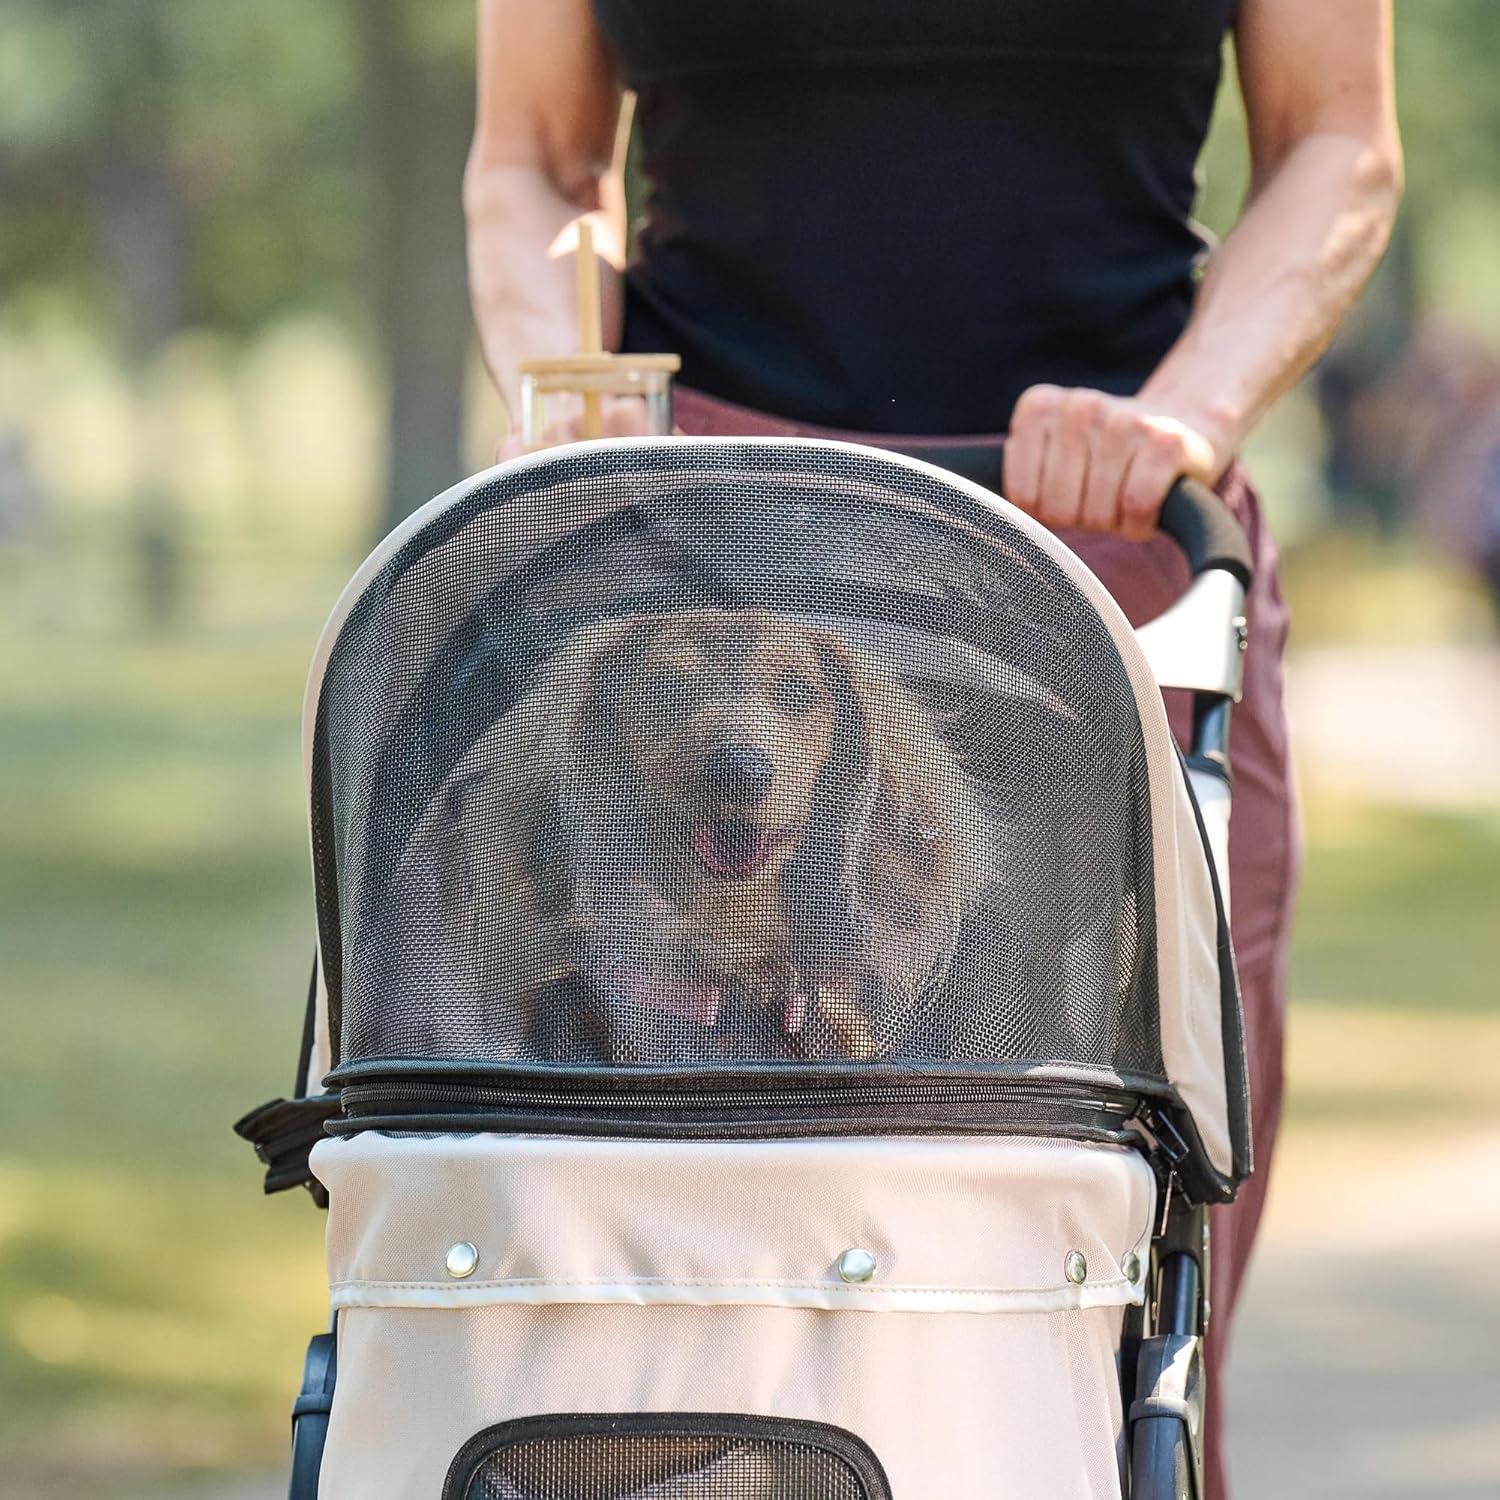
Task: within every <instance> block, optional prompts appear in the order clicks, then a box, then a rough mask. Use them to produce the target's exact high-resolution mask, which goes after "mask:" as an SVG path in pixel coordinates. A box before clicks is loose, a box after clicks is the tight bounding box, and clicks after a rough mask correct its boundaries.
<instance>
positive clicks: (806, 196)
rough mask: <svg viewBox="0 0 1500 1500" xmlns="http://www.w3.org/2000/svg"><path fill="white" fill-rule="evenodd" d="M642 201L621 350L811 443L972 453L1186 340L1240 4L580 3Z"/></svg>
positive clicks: (1145, 369) (1128, 376)
mask: <svg viewBox="0 0 1500 1500" xmlns="http://www.w3.org/2000/svg"><path fill="white" fill-rule="evenodd" d="M595 5H596V10H597V14H598V16H599V20H600V24H601V26H602V28H603V31H604V33H605V36H606V38H607V40H608V43H609V45H610V47H611V49H612V51H613V52H614V54H615V57H616V60H617V63H618V66H619V69H620V73H621V75H622V77H623V79H624V81H625V82H626V84H627V85H628V86H629V87H631V88H633V89H635V90H636V91H637V93H638V95H639V104H638V113H637V116H636V119H637V126H636V128H637V131H638V133H639V148H640V152H641V157H640V160H641V165H642V167H643V170H644V175H645V177H646V179H647V181H648V184H649V191H648V194H647V196H646V201H645V222H644V226H643V227H642V229H641V231H640V234H639V237H638V248H637V252H636V257H635V261H634V264H633V266H632V268H631V271H630V274H629V280H628V294H627V304H626V306H627V312H626V323H625V344H626V347H627V348H629V349H633V350H675V351H676V352H678V353H680V354H681V355H682V358H683V371H682V379H683V381H684V382H685V383H686V384H689V385H692V386H695V387H697V388H698V389H700V390H703V391H706V392H709V393H710V394H714V395H718V396H721V397H723V398H725V399H727V400H731V401H736V402H740V403H742V404H745V405H749V406H754V407H757V408H760V409H762V410H765V411H770V412H774V413H777V414H780V415H783V416H788V417H793V418H796V419H799V420H802V421H805V422H815V423H822V424H826V425H829V426H837V427H851V428H859V429H864V430H867V431H875V432H911V433H943V432H984V431H992V430H995V429H997V428H1001V427H1003V426H1004V425H1005V423H1006V420H1007V417H1008V415H1009V412H1010V409H1011V407H1012V405H1013V404H1014V402H1015V399H1016V397H1017V396H1018V395H1019V394H1020V392H1021V391H1022V390H1024V389H1025V388H1026V387H1027V386H1028V385H1031V384H1033V383H1034V382H1036V381H1042V380H1046V381H1054V382H1057V383H1059V384H1063V385H1089V386H1096V387H1100V388H1102V389H1104V390H1108V391H1113V392H1118V393H1129V392H1131V391H1134V390H1136V389H1137V388H1138V387H1139V386H1140V384H1141V383H1142V382H1143V381H1144V380H1145V378H1146V377H1147V376H1148V375H1149V374H1150V372H1151V370H1152V369H1153V367H1154V366H1155V365H1156V363H1157V362H1158V361H1159V360H1160V359H1161V357H1162V355H1163V354H1164V353H1165V352H1166V350H1167V349H1168V347H1169V346H1170V345H1171V344H1172V342H1173V341H1174V339H1175V338H1176V337H1177V335H1178V334H1179V333H1180V332H1181V330H1182V327H1183V324H1184V322H1185V321H1186V319H1187V316H1188V311H1189V306H1190V303H1191V299H1192V292H1193V275H1194V267H1195V263H1196V261H1197V260H1198V258H1199V257H1200V255H1201V252H1202V250H1203V242H1202V239H1201V238H1200V236H1199V234H1198V233H1197V231H1196V230H1195V229H1194V227H1193V225H1192V223H1191V221H1190V218H1189V214H1190V210H1191V207H1192V203H1193V197H1194V191H1195V179H1194V167H1195V163H1196V161H1197V157H1198V153H1199V150H1200V148H1201V146H1202V144H1203V138H1204V134H1205V132H1206V130H1207V128H1208V121H1209V117H1210V114H1211V112H1212V109H1213V101H1214V95H1215V92H1216V90H1217V87H1218V82H1219V71H1220V49H1221V43H1222V41H1223V37H1224V33H1225V30H1226V28H1227V27H1228V25H1229V24H1230V21H1231V19H1232V15H1233V10H1234V5H1235V0H933V3H931V4H919V3H917V0H595Z"/></svg>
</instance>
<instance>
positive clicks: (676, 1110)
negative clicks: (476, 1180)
mask: <svg viewBox="0 0 1500 1500" xmlns="http://www.w3.org/2000/svg"><path fill="white" fill-rule="evenodd" d="M653 1085H654V1086H653ZM342 1100H343V1110H344V1118H343V1119H342V1120H338V1121H335V1122H334V1123H333V1124H332V1125H331V1126H330V1129H331V1130H332V1131H333V1132H334V1133H336V1134H347V1133H350V1132H351V1131H354V1130H369V1129H381V1128H390V1129H399V1128H406V1129H412V1128H416V1129H420V1128H422V1127H421V1124H420V1123H417V1124H415V1125H412V1124H406V1123H404V1122H406V1121H410V1120H416V1121H418V1122H420V1121H421V1120H422V1119H423V1118H426V1117H431V1118H433V1119H437V1118H441V1119H443V1120H444V1121H445V1122H448V1121H455V1120H463V1119H467V1118H470V1117H474V1118H480V1119H483V1118H485V1117H489V1118H490V1120H491V1122H492V1123H493V1120H494V1117H496V1116H501V1117H506V1116H509V1117H512V1118H513V1119H514V1118H519V1119H522V1120H528V1121H536V1120H539V1121H545V1122H555V1123H558V1124H562V1123H565V1122H570V1121H571V1122H572V1123H573V1124H574V1125H575V1126H577V1127H578V1128H583V1129H587V1128H589V1127H591V1126H592V1127H594V1128H598V1127H600V1126H605V1125H611V1126H613V1125H620V1126H624V1127H625V1128H627V1129H628V1128H630V1127H631V1126H637V1127H639V1126H649V1127H651V1128H652V1129H653V1131H665V1132H667V1133H676V1132H677V1131H679V1130H680V1131H684V1132H693V1131H698V1132H700V1133H701V1131H702V1130H703V1129H705V1128H709V1129H712V1128H714V1127H721V1128H728V1127H732V1126H736V1125H739V1126H754V1125H757V1124H762V1125H765V1126H768V1127H772V1128H774V1127H776V1126H778V1125H780V1126H786V1125H788V1124H790V1123H792V1122H797V1123H799V1124H808V1125H812V1126H815V1127H816V1126H818V1125H820V1124H821V1125H827V1126H836V1125H837V1123H838V1122H851V1121H852V1122H859V1123H868V1122H882V1123H884V1124H885V1126H886V1127H887V1128H895V1126H896V1125H906V1124H910V1125H913V1126H915V1127H916V1128H923V1127H926V1128H934V1127H937V1128H940V1127H941V1126H942V1125H943V1124H944V1123H955V1124H956V1123H962V1124H964V1125H966V1126H975V1125H977V1126H980V1127H981V1128H982V1127H983V1126H984V1125H986V1124H993V1125H995V1126H1001V1125H1003V1126H1006V1127H1007V1128H1009V1127H1011V1126H1014V1125H1016V1124H1017V1123H1029V1124H1033V1125H1036V1126H1046V1127H1049V1128H1058V1129H1063V1130H1068V1129H1069V1128H1070V1127H1071V1128H1072V1129H1084V1130H1087V1131H1089V1132H1090V1133H1099V1134H1108V1135H1114V1134H1118V1133H1119V1132H1120V1131H1121V1130H1123V1128H1124V1126H1125V1122H1126V1121H1127V1120H1129V1119H1130V1118H1131V1117H1132V1116H1134V1115H1135V1114H1136V1113H1137V1112H1138V1109H1139V1106H1140V1103H1141V1101H1140V1099H1139V1097H1138V1096H1137V1095H1135V1094H1133V1093H1129V1092H1126V1091H1123V1090H1121V1091H1118V1092H1117V1091H1115V1090H1112V1089H1104V1088H1099V1087H1094V1086H1090V1085H1082V1084H1070V1083H1065V1082H1059V1081H1055V1080H1050V1079H1049V1080H1040V1079H1038V1080H1035V1081H1030V1082H1024V1083H1022V1082H1017V1081H1015V1080H1005V1079H946V1078H931V1079H923V1078H911V1077H906V1078H893V1079H888V1080H886V1079H882V1080H879V1081H874V1080H872V1081H869V1082H860V1083H849V1082H837V1081H833V1080H830V1081H829V1082H828V1083H826V1084H802V1085H800V1086H796V1087H783V1086H781V1085H779V1084H776V1083H774V1082H766V1083H751V1084H746V1083H737V1084H724V1085H721V1086H718V1087H712V1088H710V1087H705V1086H704V1085H703V1084H701V1083H696V1084H695V1083H691V1082H684V1083H682V1084H680V1085H679V1084H663V1081H662V1080H660V1079H652V1080H649V1081H648V1080H645V1079H641V1080H638V1081H636V1083H633V1084H630V1085H626V1086H622V1081H621V1080H618V1079H611V1080H610V1082H609V1083H608V1084H604V1085H601V1086H600V1087H599V1088H595V1089H590V1088H587V1087H583V1088H580V1087H579V1086H578V1085H577V1083H576V1081H573V1080H569V1081H567V1082H564V1081H561V1080H558V1081H544V1080H527V1081H525V1082H524V1083H523V1082H522V1081H520V1080H517V1081H515V1082H514V1083H510V1084H489V1083H479V1082H474V1083H444V1082H438V1081H428V1080H424V1079H412V1080H401V1081H385V1080H375V1081H372V1082H369V1083H362V1082H361V1083H348V1084H345V1085H344V1088H343V1091H342ZM396 1120H401V1121H403V1124H400V1125H398V1124H396V1123H394V1122H395V1121H396ZM388 1122H389V1123H388ZM893 1122H894V1124H893Z"/></svg>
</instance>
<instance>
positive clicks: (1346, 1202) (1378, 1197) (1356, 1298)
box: [1231, 1127, 1500, 1500]
mask: <svg viewBox="0 0 1500 1500" xmlns="http://www.w3.org/2000/svg"><path fill="white" fill-rule="evenodd" d="M1286 1145H1287V1150H1286V1153H1285V1157H1284V1159H1283V1160H1282V1161H1281V1162H1280V1163H1279V1164H1278V1178H1277V1181H1276V1182H1275V1183H1274V1184H1273V1187H1272V1203H1271V1205H1270V1208H1269V1210H1268V1215H1267V1222H1266V1225H1265V1235H1264V1239H1263V1242H1262V1244H1261V1247H1260V1250H1259V1252H1258V1259H1257V1262H1256V1265H1255V1267H1254V1269H1253V1271H1252V1276H1251V1281H1250V1283H1249V1286H1248V1288H1247V1291H1246V1298H1245V1302H1244V1305H1243V1307H1242V1309H1241V1317H1240V1322H1239V1329H1238V1332H1237V1335H1236V1349H1235V1355H1234V1365H1233V1369H1232V1371H1231V1379H1232V1382H1233V1391H1234V1394H1233V1401H1234V1428H1233V1432H1232V1436H1231V1446H1232V1452H1233V1455H1234V1467H1235V1475H1236V1482H1237V1483H1236V1500H1478V1497H1480V1496H1485V1497H1487V1500H1495V1497H1497V1496H1500V1283H1497V1280H1496V1277H1495V1274H1494V1267H1495V1264H1496V1261H1497V1258H1500V1131H1487V1132H1483V1133H1472V1132H1464V1133H1460V1134H1455V1133H1452V1132H1447V1133H1445V1132H1443V1131H1442V1130H1440V1129H1434V1130H1424V1129H1422V1128H1421V1127H1417V1128H1414V1129H1413V1130H1412V1131H1410V1132H1409V1133H1407V1134H1406V1135H1403V1136H1400V1137H1391V1138H1382V1137H1381V1136H1380V1135H1373V1134H1372V1133H1371V1132H1370V1131H1368V1130H1365V1131H1354V1130H1346V1131H1338V1132H1335V1131H1321V1132H1318V1133H1316V1134H1304V1135H1303V1136H1301V1137H1298V1136H1296V1135H1293V1136H1291V1137H1289V1139H1288V1141H1287V1143H1286ZM1282 1169H1284V1170H1282Z"/></svg>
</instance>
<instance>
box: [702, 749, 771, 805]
mask: <svg viewBox="0 0 1500 1500" xmlns="http://www.w3.org/2000/svg"><path fill="white" fill-rule="evenodd" d="M702 774H703V785H704V787H705V788H706V789H707V791H708V794H709V795H710V796H711V797H717V798H718V799H719V801H721V802H727V803H729V804H730V805H731V806H733V807H754V806H755V804H756V803H757V802H763V801H764V800H765V796H766V793H767V792H769V791H770V790H771V778H772V776H773V775H774V774H775V767H774V766H772V764H771V757H770V756H769V755H767V754H766V752H765V751H764V750H758V749H756V747H755V746H754V745H720V746H719V747H718V748H717V749H716V750H710V751H709V753H708V754H707V755H706V756H705V757H704V759H703V773H702Z"/></svg>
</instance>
